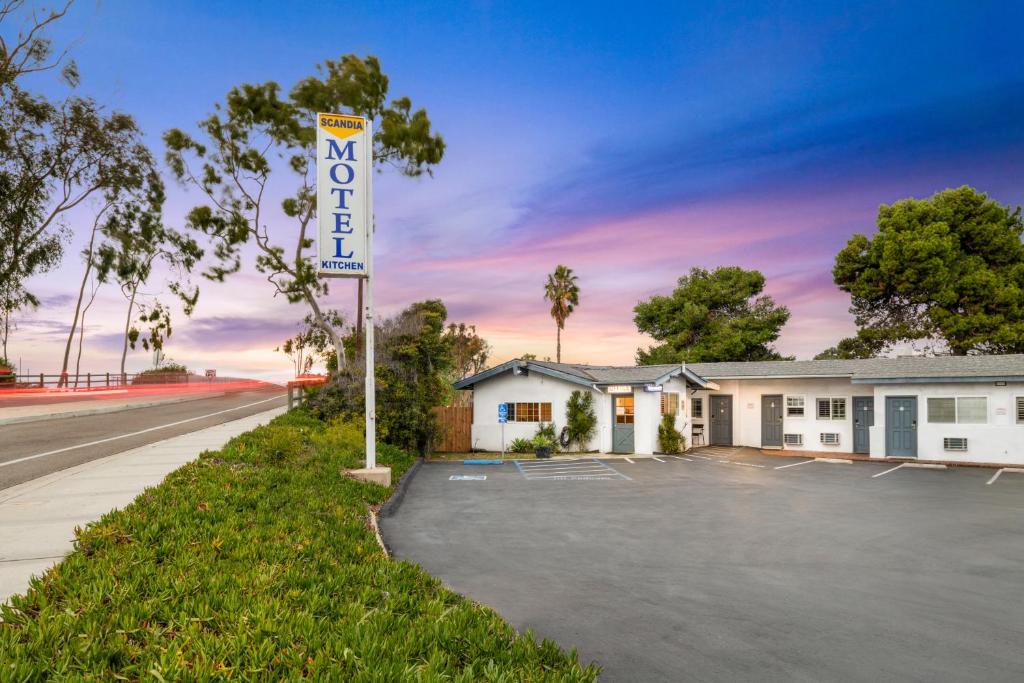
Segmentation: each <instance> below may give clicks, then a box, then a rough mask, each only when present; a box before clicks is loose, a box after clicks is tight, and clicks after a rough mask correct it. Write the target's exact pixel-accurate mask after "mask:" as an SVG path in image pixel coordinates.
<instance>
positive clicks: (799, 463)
mask: <svg viewBox="0 0 1024 683" xmlns="http://www.w3.org/2000/svg"><path fill="white" fill-rule="evenodd" d="M814 461H815V458H811V459H810V460H801V461H800V462H791V463H789V464H788V465H779V466H778V467H776V468H775V469H777V470H784V469H786V468H787V467H796V466H798V465H806V464H807V463H809V462H814Z"/></svg>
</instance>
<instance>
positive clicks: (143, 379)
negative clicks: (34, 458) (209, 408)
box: [0, 372, 232, 391]
mask: <svg viewBox="0 0 1024 683" xmlns="http://www.w3.org/2000/svg"><path fill="white" fill-rule="evenodd" d="M226 381H232V380H231V378H229V377H203V376H200V375H192V374H189V373H185V372H160V373H153V372H149V373H147V372H126V373H120V372H99V373H93V372H87V373H85V374H79V375H73V374H63V375H62V374H60V373H57V374H46V373H43V372H41V373H39V374H38V375H14V374H7V375H0V391H3V390H5V389H46V388H70V389H115V388H118V387H128V386H140V385H148V384H216V383H219V382H226Z"/></svg>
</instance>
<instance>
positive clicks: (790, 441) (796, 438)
mask: <svg viewBox="0 0 1024 683" xmlns="http://www.w3.org/2000/svg"><path fill="white" fill-rule="evenodd" d="M782 441H783V443H785V444H786V445H787V446H803V445H804V435H803V434H783V435H782Z"/></svg>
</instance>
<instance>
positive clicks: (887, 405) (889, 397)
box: [885, 396, 921, 459]
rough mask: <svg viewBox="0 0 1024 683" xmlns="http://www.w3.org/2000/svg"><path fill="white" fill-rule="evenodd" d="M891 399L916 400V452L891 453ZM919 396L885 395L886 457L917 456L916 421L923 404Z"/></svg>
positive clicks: (915, 437) (915, 434)
mask: <svg viewBox="0 0 1024 683" xmlns="http://www.w3.org/2000/svg"><path fill="white" fill-rule="evenodd" d="M891 399H913V401H914V423H915V427H914V453H913V454H912V455H893V456H890V455H889V453H890V451H891V450H892V439H891V438H890V431H889V401H890V400H891ZM917 399H918V397H917V396H886V397H885V457H887V458H888V457H892V458H915V459H916V458H917V427H916V423H917V422H918V418H919V417H920V415H921V406H920V405H919V403H918V400H917Z"/></svg>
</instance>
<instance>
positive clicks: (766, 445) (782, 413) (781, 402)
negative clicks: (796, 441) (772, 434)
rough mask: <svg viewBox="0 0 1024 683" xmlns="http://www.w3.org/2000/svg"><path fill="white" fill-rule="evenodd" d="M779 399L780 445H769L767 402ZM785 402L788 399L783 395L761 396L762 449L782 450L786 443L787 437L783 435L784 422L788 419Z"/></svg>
mask: <svg viewBox="0 0 1024 683" xmlns="http://www.w3.org/2000/svg"><path fill="white" fill-rule="evenodd" d="M771 398H777V399H779V442H778V443H771V444H770V443H767V442H766V441H765V438H764V437H765V422H764V411H765V401H766V400H767V399H771ZM785 402H786V399H785V398H784V397H783V395H782V394H761V448H782V447H783V446H784V445H785V443H786V437H785V436H784V435H783V433H784V432H785V429H784V427H783V425H784V423H783V420H784V419H785V417H786V413H785Z"/></svg>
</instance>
